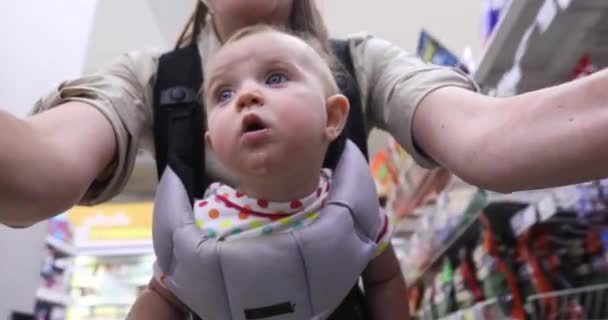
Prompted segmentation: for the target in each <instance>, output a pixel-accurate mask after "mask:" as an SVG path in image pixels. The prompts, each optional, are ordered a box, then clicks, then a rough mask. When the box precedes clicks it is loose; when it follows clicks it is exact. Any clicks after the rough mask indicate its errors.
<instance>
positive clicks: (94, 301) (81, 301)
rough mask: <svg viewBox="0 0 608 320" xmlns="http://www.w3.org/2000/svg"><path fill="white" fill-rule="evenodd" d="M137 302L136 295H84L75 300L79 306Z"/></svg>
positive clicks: (125, 304) (127, 304)
mask: <svg viewBox="0 0 608 320" xmlns="http://www.w3.org/2000/svg"><path fill="white" fill-rule="evenodd" d="M134 302H135V297H84V298H78V299H75V300H74V305H76V306H79V307H98V306H129V305H132V304H133V303H134Z"/></svg>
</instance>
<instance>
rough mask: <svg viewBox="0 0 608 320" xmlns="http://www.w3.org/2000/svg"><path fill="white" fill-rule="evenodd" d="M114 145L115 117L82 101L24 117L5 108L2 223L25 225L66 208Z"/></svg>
mask: <svg viewBox="0 0 608 320" xmlns="http://www.w3.org/2000/svg"><path fill="white" fill-rule="evenodd" d="M115 149H116V147H115V138H114V132H113V130H112V127H111V125H110V122H109V121H108V120H107V119H106V118H105V117H104V116H103V115H102V114H101V113H100V112H99V111H97V110H96V109H95V108H93V107H91V106H89V105H88V104H85V103H82V102H68V103H65V104H64V105H61V106H58V107H56V108H53V109H51V110H49V111H46V112H43V113H40V114H38V115H35V116H32V117H30V118H28V119H25V120H22V119H18V118H16V117H14V116H12V115H10V114H8V113H6V112H2V111H0V150H2V151H1V152H0V172H1V174H2V179H0V223H2V224H6V225H9V226H13V227H24V226H29V225H32V224H34V223H36V222H38V221H41V220H44V219H47V218H50V217H52V216H54V215H57V214H59V213H61V212H64V211H65V210H66V209H68V208H70V207H71V206H73V205H74V204H76V203H77V202H78V200H80V198H81V197H82V195H83V194H84V193H85V192H86V190H87V189H88V187H89V186H90V185H91V183H92V182H93V181H94V180H95V178H96V177H97V176H99V175H100V174H101V173H102V172H103V170H104V169H105V168H106V167H107V166H108V165H109V163H110V162H111V160H112V157H113V156H114V152H115Z"/></svg>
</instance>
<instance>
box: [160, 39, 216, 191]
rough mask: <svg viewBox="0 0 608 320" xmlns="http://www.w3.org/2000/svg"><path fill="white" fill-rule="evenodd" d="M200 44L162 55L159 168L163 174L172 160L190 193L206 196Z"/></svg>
mask: <svg viewBox="0 0 608 320" xmlns="http://www.w3.org/2000/svg"><path fill="white" fill-rule="evenodd" d="M202 70H203V69H202V67H201V58H200V56H199V53H198V47H197V46H196V45H190V46H188V47H185V48H180V49H177V50H175V51H172V52H169V53H167V54H164V55H162V56H161V57H160V61H159V64H158V72H157V79H156V86H155V89H154V141H155V151H156V170H157V173H158V177H159V179H160V177H161V176H162V174H163V172H164V170H165V167H166V166H167V165H168V164H170V165H171V168H172V169H173V170H174V171H175V173H176V174H177V176H178V177H179V178H180V180H181V181H182V183H183V184H184V186H185V187H186V190H187V191H188V196H189V197H190V200H191V201H192V200H193V199H194V198H202V196H203V194H204V192H205V189H206V188H207V186H208V184H209V181H207V180H208V179H207V176H206V174H205V143H204V141H205V139H204V133H205V115H204V112H203V111H204V110H203V108H202V107H200V105H201V103H200V96H199V91H200V88H201V85H202V83H203V75H202Z"/></svg>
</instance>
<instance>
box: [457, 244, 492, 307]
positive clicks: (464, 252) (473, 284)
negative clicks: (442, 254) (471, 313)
mask: <svg viewBox="0 0 608 320" xmlns="http://www.w3.org/2000/svg"><path fill="white" fill-rule="evenodd" d="M458 260H459V264H460V265H459V266H458V271H457V272H455V273H454V287H455V290H456V303H457V304H458V308H459V309H465V308H468V307H471V306H473V305H474V304H475V303H477V302H482V301H484V300H485V297H484V295H483V291H482V290H481V285H480V283H479V281H478V280H477V274H476V270H475V266H474V264H473V261H472V258H471V254H470V251H469V250H468V249H467V248H460V250H459V252H458Z"/></svg>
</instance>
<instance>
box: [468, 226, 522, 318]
mask: <svg viewBox="0 0 608 320" xmlns="http://www.w3.org/2000/svg"><path fill="white" fill-rule="evenodd" d="M479 220H480V221H481V223H482V226H483V228H482V233H481V237H480V239H479V243H478V245H477V247H476V248H475V250H474V253H473V261H474V263H475V267H476V269H477V279H478V280H479V281H480V283H481V284H482V288H483V294H484V296H485V297H486V299H491V298H495V299H496V300H497V301H498V304H499V306H500V307H501V309H502V310H503V312H504V314H505V315H507V316H510V317H512V318H514V319H518V320H523V319H525V318H526V313H525V310H524V306H523V301H522V298H521V295H520V292H519V283H518V281H517V278H516V275H515V273H514V272H513V270H512V268H511V266H512V264H511V263H508V262H507V261H506V260H505V258H504V257H503V256H502V255H501V251H502V250H501V249H500V246H501V245H500V244H499V242H498V241H497V239H496V237H495V234H494V233H493V231H492V228H491V225H490V223H489V221H488V220H487V218H485V217H484V216H483V215H482V216H480V217H479Z"/></svg>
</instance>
